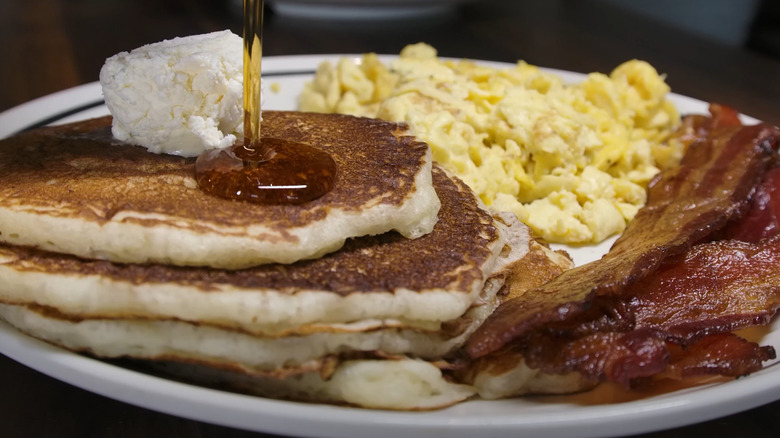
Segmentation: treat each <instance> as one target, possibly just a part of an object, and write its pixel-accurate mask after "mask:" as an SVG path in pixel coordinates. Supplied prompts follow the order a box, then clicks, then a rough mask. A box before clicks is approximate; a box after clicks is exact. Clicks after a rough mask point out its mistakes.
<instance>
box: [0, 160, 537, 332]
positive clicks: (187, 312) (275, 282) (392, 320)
mask: <svg viewBox="0 0 780 438" xmlns="http://www.w3.org/2000/svg"><path fill="white" fill-rule="evenodd" d="M431 174H432V179H433V183H434V186H435V189H436V192H437V196H438V198H439V199H440V200H441V209H440V210H439V220H438V221H437V223H436V225H435V227H434V229H433V231H432V232H430V233H428V234H426V235H424V236H422V237H419V238H417V239H407V238H405V237H403V236H401V235H400V234H398V233H395V232H389V233H384V234H382V235H378V236H365V237H361V238H355V239H350V240H349V241H348V242H347V243H346V244H345V245H344V247H343V248H342V249H340V250H339V251H336V252H334V253H330V254H327V255H325V256H323V257H320V258H318V259H315V260H307V261H300V262H297V263H293V264H289V265H280V264H269V265H261V266H256V267H252V268H247V269H242V270H221V269H213V268H204V267H173V266H169V265H161V264H143V265H139V264H119V263H113V262H109V261H105V260H85V259H82V258H78V257H74V256H70V255H66V254H60V253H54V252H48V251H42V250H38V249H33V248H29V247H22V246H15V245H7V244H3V245H0V278H2V279H3V282H2V283H0V301H1V302H6V303H10V304H37V305H41V306H47V307H50V308H53V309H57V310H58V311H59V312H62V313H63V314H68V315H73V316H77V317H79V318H115V319H116V318H124V319H138V318H142V319H177V320H181V321H189V322H196V323H207V324H210V325H214V326H220V327H228V328H232V329H238V330H242V331H246V332H249V333H253V334H259V335H263V336H277V337H279V336H289V335H292V334H306V333H312V332H319V331H323V330H329V331H334V330H340V331H345V330H353V328H352V326H355V325H356V326H357V327H359V328H360V330H361V331H366V330H372V329H376V327H377V326H378V325H379V326H382V325H396V326H397V325H404V326H415V327H420V328H426V329H431V328H434V329H436V328H437V327H438V326H439V325H440V324H442V323H443V322H446V321H450V320H454V319H456V318H459V317H461V316H462V315H463V314H464V313H465V312H466V311H467V310H468V309H469V308H470V307H471V306H472V305H473V304H474V302H475V301H476V300H477V299H478V297H479V296H480V295H481V294H482V293H483V289H485V287H486V283H487V281H488V279H489V278H491V277H492V276H493V274H494V273H495V272H498V271H500V270H501V269H503V267H504V265H505V264H506V263H509V262H511V261H512V260H519V259H522V257H523V256H524V255H525V254H526V253H527V252H528V248H529V242H530V241H531V237H530V234H529V231H528V228H527V227H525V226H524V225H522V224H519V223H518V222H517V220H516V218H514V216H513V215H505V216H503V217H494V216H493V215H492V214H491V213H490V212H489V211H487V210H486V209H485V208H484V205H483V204H482V203H481V201H480V200H479V199H478V198H476V197H475V196H474V194H473V192H472V191H471V190H470V189H469V188H468V186H466V185H465V184H464V183H463V182H462V181H460V180H458V179H456V178H451V177H449V176H448V175H447V174H446V173H445V172H444V171H443V170H441V169H440V168H438V167H434V168H433V171H432V173H431ZM510 240H511V241H512V244H511V245H508V244H507V243H508V242H509V241H510ZM496 287H500V285H497V286H496ZM495 292H496V291H493V293H495Z"/></svg>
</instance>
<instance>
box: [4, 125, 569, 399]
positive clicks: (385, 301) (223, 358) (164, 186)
mask: <svg viewBox="0 0 780 438" xmlns="http://www.w3.org/2000/svg"><path fill="white" fill-rule="evenodd" d="M110 125H111V119H110V118H108V117H107V118H101V119H94V120H89V121H85V122H79V123H75V124H70V125H63V126H59V127H49V128H43V129H40V130H36V131H32V132H28V133H24V134H21V135H18V136H15V137H12V138H8V139H5V140H2V141H0V172H2V174H3V182H2V183H0V242H2V243H0V303H2V304H0V317H2V318H3V319H4V320H5V321H7V322H8V323H10V324H11V325H13V326H15V327H17V328H19V329H20V330H22V331H24V332H26V333H28V334H30V335H32V336H35V337H37V338H40V339H43V340H46V341H48V342H51V343H53V344H57V345H60V346H63V347H65V348H68V349H71V350H74V351H79V352H84V353H87V354H91V355H94V356H97V357H101V358H133V359H139V360H143V361H144V363H148V364H155V366H157V367H158V368H159V369H160V370H162V372H165V373H167V374H169V375H172V376H176V377H178V378H185V379H188V380H192V381H196V382H199V383H202V384H208V385H216V386H219V387H226V388H229V389H232V390H237V391H244V392H250V393H253V394H259V395H263V396H269V397H280V398H287V399H296V400H307V401H320V402H332V403H348V404H352V405H357V406H363V407H372V408H388V409H430V408H436V407H441V406H446V405H449V404H452V403H455V402H457V401H460V400H463V399H466V398H468V397H471V396H472V395H473V394H474V393H475V391H476V389H475V387H474V386H473V385H471V384H464V383H459V382H457V381H455V380H454V379H453V377H452V375H457V373H451V372H450V371H451V370H452V368H455V367H457V351H458V349H459V348H460V347H461V345H462V344H463V343H464V342H465V340H466V339H467V338H468V336H469V335H470V334H471V333H472V332H473V331H474V330H475V329H476V328H477V327H478V326H479V325H480V324H481V323H482V322H483V321H484V320H485V318H486V317H487V316H488V315H489V314H490V313H491V312H493V310H495V308H496V306H498V305H499V303H500V301H501V297H502V296H503V294H504V292H506V291H507V290H509V287H508V286H509V285H510V284H509V283H510V282H515V283H516V284H521V283H523V281H522V279H521V277H522V275H523V274H524V272H525V270H527V269H528V268H529V266H528V263H524V260H525V259H526V255H528V254H530V253H534V254H536V255H539V254H542V258H543V259H544V260H543V261H542V262H541V264H542V265H544V264H548V265H555V266H559V267H567V266H568V263H569V262H568V260H566V259H563V258H561V257H556V255H554V254H551V253H549V252H546V251H544V250H543V249H542V250H540V247H539V246H538V244H537V243H536V242H534V240H533V239H532V238H531V237H530V235H529V232H528V229H527V227H525V226H524V225H522V224H520V223H519V222H517V220H516V218H514V217H513V216H511V215H499V214H492V213H491V212H489V211H487V210H486V209H485V207H484V206H483V204H482V203H481V202H480V200H479V199H478V198H477V197H475V196H474V194H473V193H472V192H471V190H470V189H469V188H468V187H467V186H466V185H465V184H464V183H462V182H461V181H460V180H458V179H457V178H454V177H451V176H449V175H448V174H446V173H445V172H444V171H443V170H441V169H440V168H438V167H437V166H435V165H433V164H432V163H431V156H430V150H429V148H428V146H427V145H426V144H425V143H422V142H420V141H418V140H416V139H415V138H414V137H413V136H411V135H410V134H409V132H408V130H407V127H406V126H405V125H399V124H393V123H388V122H383V121H378V120H373V119H365V118H355V117H350V116H342V115H324V114H311V113H297V112H272V111H267V112H264V122H263V133H264V135H267V136H272V137H281V138H287V139H290V140H293V141H298V142H301V143H307V144H312V145H316V146H318V147H320V148H321V149H323V150H324V151H326V152H328V153H330V154H331V156H332V157H333V158H334V160H335V161H336V164H337V166H338V175H337V182H336V185H335V187H334V189H333V190H332V191H331V192H329V193H327V194H326V195H324V196H323V197H321V198H319V199H317V200H315V201H311V202H309V203H306V204H302V205H257V204H252V203H247V202H241V201H232V200H227V199H222V198H217V197H213V196H210V195H208V194H206V193H204V192H202V191H201V190H200V189H198V187H197V185H196V183H195V180H194V170H193V167H194V159H187V158H182V157H175V156H167V155H156V154H152V153H149V152H147V151H146V149H144V148H141V147H137V146H131V145H128V144H123V143H121V142H118V141H117V140H115V139H113V138H112V137H111V132H110ZM526 261H527V260H526Z"/></svg>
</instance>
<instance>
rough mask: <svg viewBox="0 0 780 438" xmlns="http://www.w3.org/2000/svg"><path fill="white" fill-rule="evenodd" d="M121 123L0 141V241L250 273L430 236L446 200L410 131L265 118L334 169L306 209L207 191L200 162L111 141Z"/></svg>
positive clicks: (291, 115)
mask: <svg viewBox="0 0 780 438" xmlns="http://www.w3.org/2000/svg"><path fill="white" fill-rule="evenodd" d="M110 126H111V118H110V117H104V118H99V119H94V120H89V121H84V122H78V123H74V124H70V125H63V126H57V127H50V128H44V129H40V130H36V131H32V132H28V133H24V134H21V135H18V136H15V137H11V138H8V139H4V140H1V141H0V173H2V174H3V181H2V183H0V241H3V242H7V243H10V244H15V245H27V246H33V247H37V248H41V249H46V250H50V251H55V252H62V253H67V254H73V255H77V256H80V257H85V258H98V259H106V260H111V261H117V262H127V263H146V262H157V263H168V264H175V265H191V266H212V267H220V268H243V267H247V266H253V265H258V264H263V263H271V262H279V263H291V262H294V261H297V260H300V259H310V258H317V257H319V256H321V255H322V254H325V253H327V252H331V251H334V250H336V249H338V248H339V247H341V245H342V244H343V243H344V241H345V239H347V238H350V237H355V236H361V235H372V234H380V233H384V232H386V231H390V230H396V231H398V232H400V233H401V234H402V235H404V236H406V237H410V238H416V237H419V236H421V235H423V234H426V233H428V232H430V230H431V229H432V227H433V225H434V223H435V222H436V214H437V211H438V208H439V201H438V199H437V198H436V194H435V191H434V189H433V187H432V185H431V176H430V167H431V158H430V150H429V148H428V146H427V145H426V144H425V143H423V142H420V141H418V140H416V139H415V138H414V137H412V136H410V135H409V133H408V130H407V127H406V126H405V125H401V124H395V123H388V122H383V121H378V120H373V119H366V118H357V117H350V116H339V115H324V114H313V113H299V112H274V111H266V112H264V122H263V133H264V135H267V136H271V137H281V138H286V139H289V140H292V141H297V142H301V143H307V144H313V145H316V146H317V147H319V148H321V149H322V150H324V151H326V152H328V153H330V154H331V156H332V157H333V159H334V160H335V161H336V164H337V167H338V170H337V172H338V173H337V181H336V184H335V187H334V188H333V190H331V191H330V192H328V193H327V194H325V195H324V196H322V197H320V198H318V199H316V200H314V201H311V202H308V203H305V204H302V205H257V204H253V203H248V202H238V201H233V200H229V199H222V198H218V197H214V196H211V195H208V194H206V193H204V192H203V191H201V190H200V189H198V187H197V184H196V182H195V180H194V168H193V167H194V162H195V161H194V159H185V158H181V157H176V156H171V155H158V154H152V153H149V152H147V151H146V149H144V148H142V147H138V146H132V145H128V144H122V143H120V142H118V141H117V140H115V139H113V138H112V136H111V130H110Z"/></svg>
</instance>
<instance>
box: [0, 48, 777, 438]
mask: <svg viewBox="0 0 780 438" xmlns="http://www.w3.org/2000/svg"><path fill="white" fill-rule="evenodd" d="M341 56H345V55H329V56H293V57H268V58H266V59H264V60H263V70H264V71H263V73H264V75H265V84H266V87H269V86H270V84H273V83H276V85H277V86H278V92H270V91H269V92H267V93H266V98H265V107H264V108H266V109H280V110H290V109H294V108H295V107H296V101H297V96H298V94H299V92H300V90H301V88H302V86H303V84H304V82H305V81H307V80H308V79H309V78H311V76H312V74H313V72H314V69H315V68H316V66H317V65H318V64H319V63H320V62H321V61H323V60H325V59H330V60H336V59H338V58H340V57H341ZM383 58H384V59H385V60H387V59H390V58H391V57H383ZM484 63H485V64H490V65H500V66H507V64H499V63H490V62H484ZM555 72H556V73H558V74H560V75H561V76H563V77H564V78H565V79H566V80H570V81H577V80H579V79H581V78H582V75H580V74H576V73H570V72H562V71H555ZM672 99H673V100H674V102H675V104H676V105H677V106H678V108H679V110H680V111H681V112H683V113H689V112H699V113H704V112H706V110H707V105H706V104H705V103H704V102H701V101H697V100H694V99H690V98H686V97H683V96H678V95H674V96H672ZM105 114H108V111H107V109H106V108H105V106H104V105H103V103H102V95H101V91H100V86H99V85H98V84H96V83H92V84H87V85H84V86H81V87H76V88H73V89H69V90H65V91H62V92H59V93H55V94H52V95H49V96H46V97H43V98H40V99H36V100H34V101H31V102H28V103H26V104H23V105H20V106H18V107H15V108H12V109H10V110H8V111H6V112H4V113H2V114H0V138H1V137H6V136H8V135H11V134H13V133H15V132H18V131H20V130H23V129H28V128H30V127H34V126H39V125H41V124H48V123H64V122H70V121H75V120H80V119H84V118H88V117H95V116H100V115H105ZM746 120H748V121H752V119H749V118H747V119H746ZM608 246H609V242H607V243H603V244H601V245H595V246H592V247H585V248H575V249H570V251H571V252H572V253H573V254H574V256H575V258H576V260H577V262H578V263H584V262H586V261H589V260H593V259H595V258H597V257H599V256H600V255H601V254H603V253H604V252H605V251H606V249H607V248H608ZM760 336H761V342H762V344H769V345H774V346H776V347H780V323H775V324H774V325H772V326H771V327H769V329H768V330H766V331H763V332H762V333H761V334H760ZM0 352H1V353H2V354H4V355H6V356H8V357H10V358H12V359H14V360H16V361H18V362H21V363H23V364H25V365H27V366H29V367H31V368H34V369H36V370H38V371H40V372H42V373H44V374H47V375H49V376H52V377H54V378H57V379H59V380H62V381H65V382H68V383H70V384H72V385H75V386H78V387H81V388H84V389H86V390H89V391H92V392H95V393H98V394H101V395H104V396H106V397H110V398H114V399H117V400H121V401H124V402H127V403H131V404H134V405H138V406H142V407H145V408H149V409H154V410H157V411H161V412H165V413H169V414H173V415H178V416H182V417H186V418H191V419H195V420H200V421H205V422H210V423H215V424H221V425H225V426H231V427H236V428H242V429H248V430H254V431H261V432H268V433H276V434H283V435H293V436H307V437H345V436H371V437H375V438H385V437H386V438H397V437H399V436H426V437H432V438H433V437H446V438H472V437H475V436H481V437H517V436H523V437H532V436H544V437H545V438H556V437H577V436H585V435H587V436H615V435H629V434H635V433H642V432H647V431H653V430H660V429H665V428H671V427H676V426H681V425H686V424H691V423H696V422H701V421H705V420H709V419H713V418H717V417H721V416H724V415H728V414H732V413H735V412H739V411H742V410H747V409H750V408H753V407H756V406H759V405H762V404H765V403H768V402H771V401H773V400H776V399H778V398H780V366H778V365H770V366H768V367H767V368H766V369H764V370H762V371H760V372H757V373H754V374H752V375H750V376H747V377H745V378H741V379H738V380H734V381H729V382H725V383H719V384H711V385H707V386H699V387H693V388H687V389H679V390H674V391H669V392H664V393H655V394H641V393H629V394H627V393H621V392H608V391H605V390H601V391H595V392H591V393H587V394H583V395H579V396H565V397H564V396H558V397H527V398H519V399H513V400H500V401H481V400H477V401H469V402H466V403H461V404H459V405H456V406H453V407H451V408H448V409H443V410H439V411H433V412H386V411H370V410H361V409H353V408H346V407H336V406H321V405H311V404H300V403H292V402H284V401H276V400H267V399H262V398H258V397H250V396H244V395H239V394H233V393H228V392H222V391H216V390H212V389H207V388H201V387H198V386H192V385H187V384H182V383H177V382H173V381H170V380H165V379H161V378H158V377H154V376H150V375H146V374H143V373H139V372H136V371H132V370H128V369H125V368H122V367H118V366H115V365H112V364H108V363H104V362H101V361H98V360H94V359H91V358H88V357H84V356H80V355H77V354H73V353H70V352H68V351H65V350H62V349H60V348H57V347H53V346H51V345H49V344H46V343H43V342H39V341H37V340H35V339H32V338H30V337H28V336H25V335H23V334H21V333H19V332H17V331H16V330H14V329H13V328H11V327H9V326H8V325H6V324H4V323H0ZM2 379H3V377H0V384H2Z"/></svg>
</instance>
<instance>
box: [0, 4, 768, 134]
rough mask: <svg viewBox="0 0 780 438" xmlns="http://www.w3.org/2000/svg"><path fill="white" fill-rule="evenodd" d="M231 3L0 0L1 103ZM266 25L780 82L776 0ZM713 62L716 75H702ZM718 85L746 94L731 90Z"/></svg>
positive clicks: (676, 78) (358, 44)
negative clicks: (637, 60)
mask: <svg viewBox="0 0 780 438" xmlns="http://www.w3.org/2000/svg"><path fill="white" fill-rule="evenodd" d="M241 5H242V0H111V1H105V0H24V1H22V0H2V1H0V59H2V60H3V62H2V63H0V84H2V87H3V89H2V93H0V111H2V110H5V109H7V108H10V107H12V106H14V105H18V104H20V103H22V102H24V101H27V100H29V99H31V98H34V97H38V96H42V95H45V94H49V93H52V92H55V91H58V90H62V89H65V88H68V87H72V86H74V85H78V84H82V83H87V82H92V81H95V80H97V77H98V72H99V70H100V67H101V66H102V64H103V61H104V60H105V58H107V57H109V56H111V55H113V54H115V53H117V52H119V51H123V50H131V49H133V48H136V47H139V46H141V45H144V44H147V43H151V42H155V41H160V40H163V39H168V38H173V37H176V36H184V35H192V34H197V33H205V32H210V31H216V30H222V29H231V30H233V31H234V32H235V33H237V34H239V35H240V34H241V30H242V27H241V26H242V18H241V12H242V9H241ZM264 33H265V37H264V47H263V48H264V54H265V55H268V56H273V55H294V54H321V53H363V52H369V51H371V52H377V53H384V54H397V53H398V52H399V51H400V50H401V49H402V48H403V47H404V46H405V45H407V44H410V43H416V42H420V41H424V42H427V43H429V44H431V45H433V46H434V47H436V48H437V49H438V50H439V55H441V56H453V57H468V58H474V59H489V60H494V61H506V62H515V61H517V60H519V59H523V60H525V61H527V62H529V63H531V64H536V65H540V66H545V67H552V68H559V69H564V70H572V71H580V72H589V71H610V70H611V69H612V68H614V67H615V66H617V65H618V64H620V63H622V62H623V61H626V60H628V59H631V58H640V59H644V60H646V61H648V62H650V63H652V64H653V65H654V66H656V67H657V68H658V69H659V70H660V71H662V72H664V73H667V74H668V77H669V82H670V84H671V86H672V89H673V90H674V91H676V92H678V93H682V94H687V95H690V96H692V97H696V98H699V99H702V100H713V99H715V98H716V97H723V98H724V99H728V101H733V102H734V104H735V105H736V104H740V103H742V102H743V101H745V102H747V103H748V104H750V105H751V106H752V107H754V108H756V109H757V111H758V113H769V112H770V111H772V112H774V113H776V111H774V108H775V104H774V102H770V101H769V100H768V98H765V97H763V96H764V95H765V94H766V88H767V87H769V88H771V89H772V90H773V92H776V93H778V94H780V81H777V80H776V78H774V77H770V76H767V75H768V73H767V72H770V71H773V70H774V71H776V68H777V66H778V64H777V63H778V62H780V2H778V1H777V0H685V1H678V0H543V1H540V0H266V14H265V31H264ZM36 54H46V56H47V59H41V58H39V57H36ZM48 66H52V67H54V68H48ZM714 69H719V70H722V71H719V79H717V80H715V79H712V80H710V79H708V77H707V72H711V71H713V70H714ZM724 82H725V83H733V82H740V83H743V84H747V85H745V87H747V88H750V89H751V93H749V94H748V97H745V96H744V95H745V90H744V89H743V90H741V92H740V96H735V97H734V98H731V97H730V96H729V95H728V89H727V88H728V87H725V86H724ZM708 90H712V93H710V92H709V91H708ZM762 99H763V100H762ZM762 108H763V109H762ZM754 111H756V110H754ZM773 117H774V120H780V116H774V115H770V119H772V118H773Z"/></svg>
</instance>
